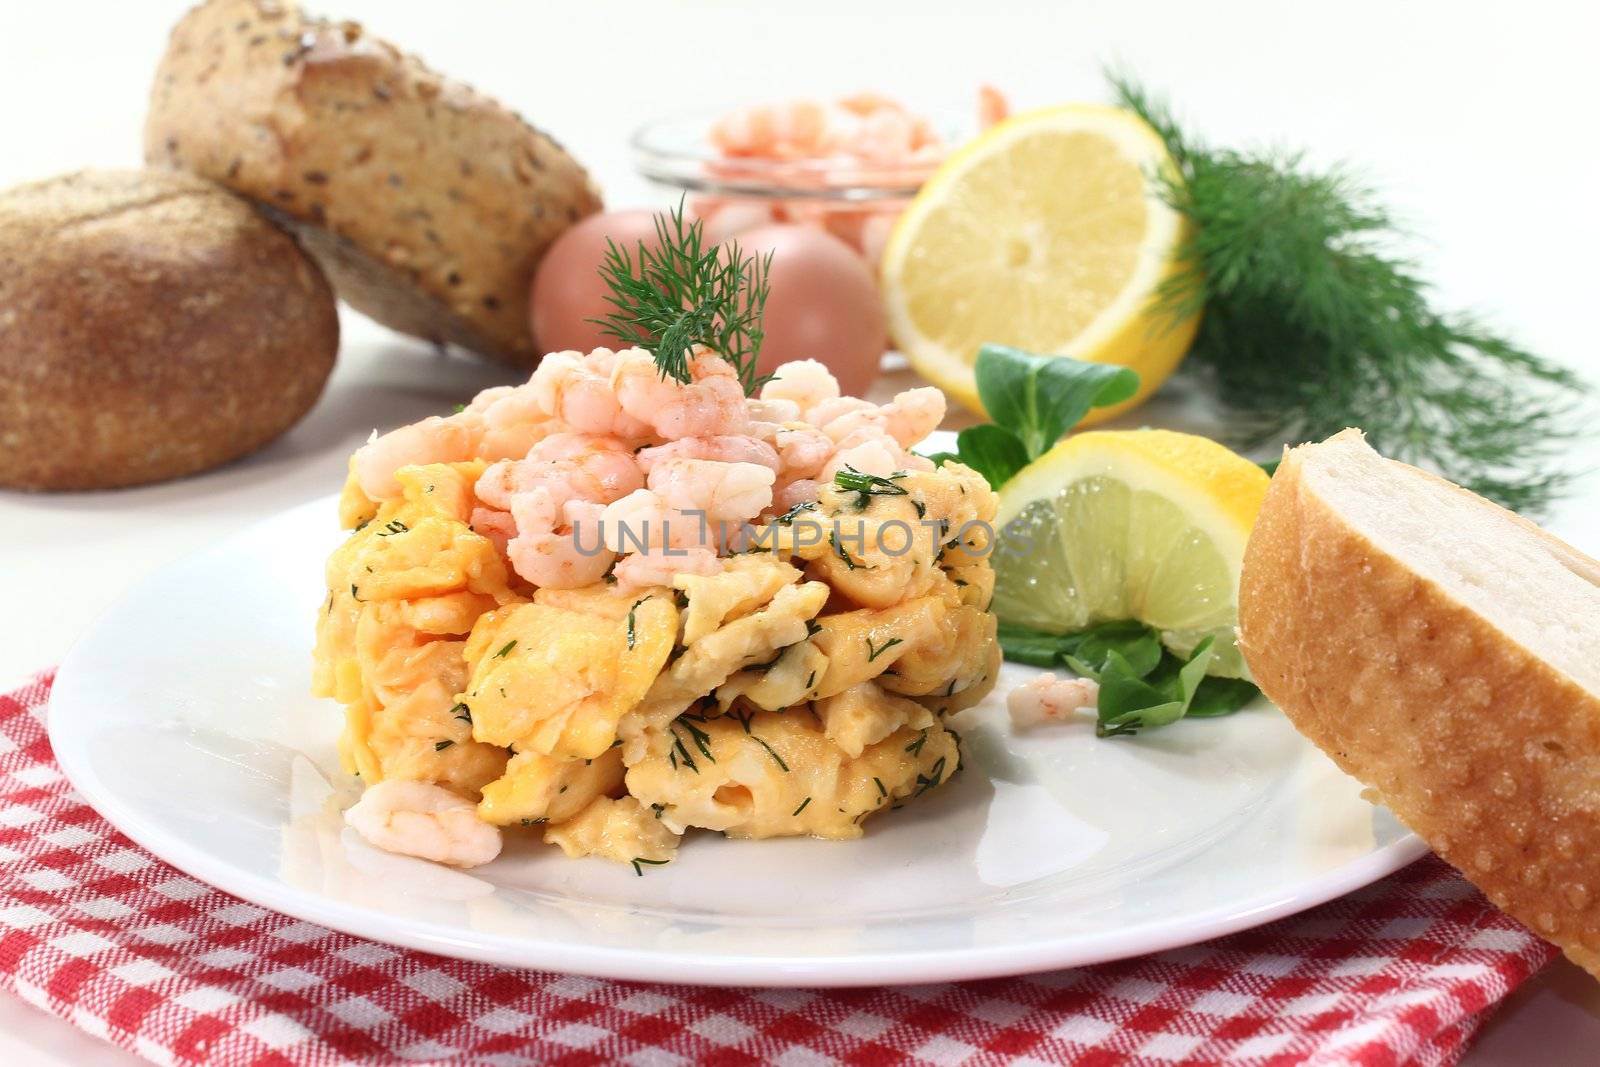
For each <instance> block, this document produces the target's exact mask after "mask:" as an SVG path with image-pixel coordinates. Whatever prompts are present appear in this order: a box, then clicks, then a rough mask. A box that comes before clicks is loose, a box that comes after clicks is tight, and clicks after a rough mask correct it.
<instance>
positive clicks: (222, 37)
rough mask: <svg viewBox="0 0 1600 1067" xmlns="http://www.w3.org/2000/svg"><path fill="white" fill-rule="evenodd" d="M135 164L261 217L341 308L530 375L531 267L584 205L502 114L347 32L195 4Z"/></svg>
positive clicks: (575, 181) (237, 6) (537, 136)
mask: <svg viewBox="0 0 1600 1067" xmlns="http://www.w3.org/2000/svg"><path fill="white" fill-rule="evenodd" d="M145 158H146V159H147V160H148V161H150V162H151V163H152V164H156V165H164V166H170V167H176V168H182V169H186V170H192V171H194V172H196V173H198V174H202V175H205V176H206V177H209V178H212V179H214V180H216V181H219V182H222V183H223V184H225V185H227V186H229V187H230V188H232V189H234V190H235V191H236V192H239V193H241V194H243V195H245V196H248V197H250V198H251V199H254V200H256V201H259V202H260V203H262V204H265V205H267V206H269V207H270V208H271V209H272V210H273V211H274V212H275V213H276V217H278V218H279V220H280V221H282V222H284V223H285V224H287V225H290V226H291V227H293V228H294V229H295V230H296V233H297V235H298V236H299V237H300V239H301V242H302V244H303V245H304V246H305V247H306V248H307V249H308V250H309V251H310V252H311V253H312V254H313V255H314V256H315V257H316V258H317V260H318V262H319V263H320V264H321V265H322V268H323V270H324V271H325V272H326V273H327V274H328V277H329V278H330V279H331V280H332V282H333V284H334V288H335V289H337V290H338V292H339V295H340V297H342V298H343V299H344V300H345V302H346V303H348V304H350V306H352V307H354V308H356V309H357V310H358V311H361V312H362V313H364V314H366V315H368V316H370V317H371V318H374V319H376V320H377V321H379V322H381V323H383V324H385V325H387V326H390V327H391V328H393V329H396V330H399V331H401V332H403V333H408V334H412V335H414V336H417V337H422V338H425V339H427V340H431V341H434V342H438V343H445V342H449V343H453V344H458V345H461V346H463V347H465V348H469V349H472V350H474V351H477V352H480V353H483V354H484V355H487V356H490V357H493V358H495V359H498V360H501V361H503V362H507V363H511V364H513V365H517V366H522V367H531V366H533V365H534V364H536V363H537V362H538V357H539V349H538V347H537V345H536V342H535V340H534V338H533V337H532V336H531V335H530V333H529V327H528V294H529V288H530V286H531V284H532V279H533V273H534V269H535V268H536V267H537V266H538V263H539V260H540V258H541V257H542V256H543V255H544V251H545V249H546V248H547V247H549V245H550V243H551V242H552V241H554V240H555V239H556V237H557V236H558V235H559V234H561V232H562V231H564V230H565V229H566V228H567V227H568V226H570V225H571V224H572V223H573V222H576V221H577V220H578V219H580V218H582V217H584V216H585V215H588V214H590V213H592V212H594V211H597V210H599V208H600V196H599V193H598V192H597V191H596V189H595V187H594V185H593V184H592V183H591V182H590V180H589V177H588V175H587V174H586V173H585V172H584V170H583V168H582V167H581V166H579V165H578V163H577V162H576V161H575V160H573V159H572V157H571V156H569V155H567V153H566V152H565V151H563V150H562V148H561V147H560V146H559V145H558V144H556V143H555V141H553V140H551V139H550V138H549V137H548V136H546V135H545V134H543V133H541V132H540V131H538V130H536V129H534V128H533V127H532V126H530V125H528V123H526V122H524V121H523V120H522V119H521V118H520V117H518V116H517V115H516V114H515V113H513V112H511V111H510V110H508V109H506V108H504V107H502V106H501V105H499V104H498V103H496V102H494V101H493V100H490V99H489V98H487V97H485V96H482V95H481V94H479V93H477V92H474V91H473V90H472V89H470V88H468V87H467V86H465V85H463V84H461V83H459V82H453V81H449V80H447V79H445V78H443V77H441V76H440V75H438V74H436V73H434V72H433V71H431V70H429V69H428V68H427V67H426V66H424V65H423V64H422V63H421V62H420V61H419V60H417V59H416V58H415V57H413V56H409V55H406V54H404V53H402V52H401V51H399V50H398V49H397V48H395V47H394V46H392V45H390V44H387V43H386V42H383V41H380V40H377V39H376V38H373V37H371V36H370V35H368V34H366V33H365V32H363V30H362V29H361V27H360V26H358V25H357V24H355V23H351V22H344V23H333V22H329V21H327V20H324V19H317V18H312V17H309V16H307V15H304V14H303V13H301V12H300V11H298V10H297V9H296V8H295V6H294V4H293V3H292V2H284V3H278V2H275V0H208V2H207V3H204V4H201V5H200V6H199V7H197V8H195V9H194V10H192V11H190V12H189V14H188V15H186V16H185V17H184V18H183V20H182V21H180V22H179V23H178V25H177V27H176V28H175V29H174V30H173V32H172V38H171V40H170V42H169V43H168V46H167V51H166V54H165V56H164V57H163V58H162V60H161V66H160V69H159V70H158V71H157V73H156V82H155V86H154V88H153V90H152V92H151V97H150V114H149V117H148V119H147V120H146V125H145Z"/></svg>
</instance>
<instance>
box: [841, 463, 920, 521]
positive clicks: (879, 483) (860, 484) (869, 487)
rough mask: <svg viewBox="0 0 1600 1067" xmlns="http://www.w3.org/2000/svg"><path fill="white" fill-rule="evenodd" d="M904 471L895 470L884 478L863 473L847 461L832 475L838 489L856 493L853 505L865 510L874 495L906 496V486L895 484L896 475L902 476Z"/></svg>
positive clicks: (857, 508) (904, 473) (859, 509)
mask: <svg viewBox="0 0 1600 1067" xmlns="http://www.w3.org/2000/svg"><path fill="white" fill-rule="evenodd" d="M905 476H906V472H905V471H895V472H894V474H891V475H890V476H889V477H887V478H885V477H883V476H882V475H878V474H863V473H862V472H861V471H858V470H856V469H855V468H854V467H852V466H850V465H849V464H848V463H846V464H845V465H844V467H843V468H842V469H841V470H839V471H838V472H836V473H835V474H834V476H833V484H834V485H837V486H838V487H839V488H840V489H846V490H849V491H850V492H853V493H856V494H857V496H856V501H855V506H856V510H857V511H865V510H866V509H867V505H869V504H871V503H872V498H873V497H875V496H906V495H907V493H906V487H905V486H903V485H896V484H895V482H894V479H895V478H896V477H900V478H904V477H905Z"/></svg>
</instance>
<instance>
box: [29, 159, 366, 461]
mask: <svg viewBox="0 0 1600 1067" xmlns="http://www.w3.org/2000/svg"><path fill="white" fill-rule="evenodd" d="M338 348H339V316H338V307H337V305H336V304H335V302H334V299H333V290H332V289H330V288H329V287H328V283H327V280H326V279H324V278H323V276H322V272H321V271H319V270H318V269H317V265H316V264H315V263H313V262H312V261H311V259H310V258H309V257H308V256H306V255H305V253H303V252H302V251H301V250H300V249H299V248H298V247H297V246H296V245H295V243H294V239H293V238H292V237H290V236H289V235H288V234H286V233H284V232H283V231H282V230H280V229H278V228H277V227H276V226H273V225H272V224H271V223H270V222H268V221H267V220H266V219H264V218H262V216H261V214H260V212H258V211H256V210H255V209H254V208H252V207H251V206H250V204H248V203H247V202H246V201H244V200H242V199H240V198H239V197H237V196H234V195H233V194H232V193H230V192H228V191H227V190H226V189H223V188H221V187H220V186H218V185H216V184H214V183H212V182H208V181H206V180H205V179H203V178H197V177H195V176H194V175H192V174H180V173H175V172H170V171H83V172H80V173H78V174H69V175H65V176H63V177H59V178H51V179H49V180H47V181H42V182H33V183H31V184H28V185H21V186H18V187H16V188H15V189H10V190H7V191H5V192H0V486H9V487H13V488H20V489H109V488H115V487H119V486H127V485H139V484H142V483H146V482H155V481H163V480H165V479H168V478H177V477H180V476H182V475H186V474H193V473H195V472H197V471H202V470H205V469H207V468H209V467H215V466H217V465H218V464H220V463H225V462H227V461H228V460H231V459H235V458H237V457H239V456H242V455H245V454H246V453H248V452H252V451H254V450H255V449H257V448H260V447H261V446H262V445H264V444H266V443H267V442H268V441H271V440H272V439H273V438H275V437H277V436H278V435H279V434H281V433H283V432H284V431H285V430H287V429H288V428H289V427H290V426H292V425H294V423H295V422H297V421H298V420H299V419H300V417H301V416H302V415H304V414H305V413H306V412H307V411H308V410H309V409H310V408H311V405H312V404H314V403H316V400H317V397H318V396H319V395H320V394H321V392H322V386H323V383H324V382H326V381H327V379H328V373H329V372H330V371H331V370H332V369H333V359H334V353H335V352H336V351H337V350H338Z"/></svg>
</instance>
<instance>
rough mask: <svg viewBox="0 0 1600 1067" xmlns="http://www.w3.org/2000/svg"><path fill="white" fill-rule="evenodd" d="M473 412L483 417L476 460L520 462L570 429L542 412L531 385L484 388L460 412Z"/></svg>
mask: <svg viewBox="0 0 1600 1067" xmlns="http://www.w3.org/2000/svg"><path fill="white" fill-rule="evenodd" d="M491 394H492V395H491ZM485 401H487V402H485ZM473 413H481V414H482V417H483V437H482V439H481V440H480V441H479V442H478V451H477V455H476V458H478V459H489V460H495V459H521V458H522V457H523V456H526V455H527V454H528V450H529V449H531V448H533V446H534V445H535V444H537V443H538V442H539V441H542V440H543V439H544V438H546V437H549V436H550V435H551V434H556V433H566V432H570V430H571V427H569V426H568V425H567V424H566V423H564V422H562V421H561V420H560V419H556V418H552V417H550V415H548V414H547V413H546V412H545V411H544V409H543V408H542V407H541V406H540V404H539V398H538V395H537V393H536V392H535V390H534V389H533V387H532V385H531V384H528V385H519V386H516V387H514V388H512V387H508V386H500V387H498V388H495V389H485V390H484V391H483V392H481V393H479V394H478V396H477V399H475V400H474V401H473V402H472V403H471V404H469V405H467V409H466V411H465V412H463V414H473Z"/></svg>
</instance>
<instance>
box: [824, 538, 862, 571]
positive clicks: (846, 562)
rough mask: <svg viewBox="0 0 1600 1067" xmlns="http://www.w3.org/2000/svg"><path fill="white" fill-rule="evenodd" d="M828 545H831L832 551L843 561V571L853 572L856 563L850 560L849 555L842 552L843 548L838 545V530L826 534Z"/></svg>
mask: <svg viewBox="0 0 1600 1067" xmlns="http://www.w3.org/2000/svg"><path fill="white" fill-rule="evenodd" d="M828 543H829V544H830V545H832V546H833V550H834V551H835V552H837V553H838V554H839V558H840V559H842V560H844V565H845V569H846V570H852V571H853V570H855V569H856V561H855V560H853V559H851V558H850V554H849V553H848V552H846V551H845V550H844V546H843V545H841V544H840V543H839V531H838V530H833V531H830V532H829V534H828Z"/></svg>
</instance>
